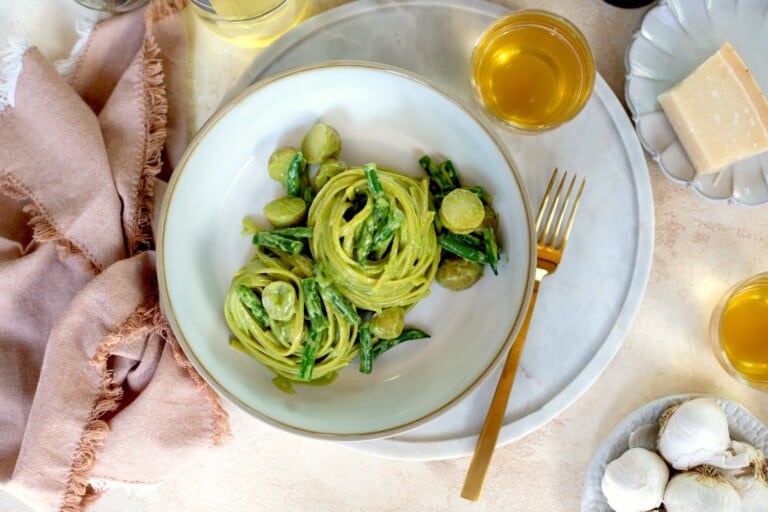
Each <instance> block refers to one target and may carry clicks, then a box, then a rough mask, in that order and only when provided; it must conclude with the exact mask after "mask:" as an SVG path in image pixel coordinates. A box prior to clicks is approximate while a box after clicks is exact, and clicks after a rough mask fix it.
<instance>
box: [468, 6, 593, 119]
mask: <svg viewBox="0 0 768 512" xmlns="http://www.w3.org/2000/svg"><path fill="white" fill-rule="evenodd" d="M595 75H596V71H595V61H594V57H593V56H592V50H591V48H590V46H589V43H588V41H587V38H586V37H585V36H584V34H583V33H582V32H581V30H579V28H578V27H577V26H576V25H574V24H573V23H571V22H570V21H569V20H567V19H565V18H564V17H562V16H559V15H557V14H554V13H551V12H547V11H542V10H537V9H520V10H517V11H513V12H511V13H510V14H508V15H506V16H503V17H502V18H499V19H498V20H496V21H495V22H494V23H493V24H492V25H491V26H489V27H488V28H487V29H486V30H485V31H484V32H483V34H482V35H481V36H480V38H479V39H478V40H477V42H476V43H475V48H474V51H473V52H472V85H473V88H474V90H475V95H476V97H477V98H478V100H479V101H480V103H481V104H482V105H483V106H484V107H485V109H486V110H487V112H488V113H490V114H491V117H492V118H494V119H496V120H499V121H501V123H503V124H504V125H506V126H508V127H511V128H514V129H516V130H518V131H521V132H540V131H543V130H548V129H550V128H554V127H556V126H559V125H561V124H563V123H565V122H566V121H568V120H570V119H572V118H573V117H575V116H576V115H577V114H578V113H579V112H580V111H581V110H582V108H584V105H586V103H587V101H588V100H589V97H590V96H591V95H592V89H593V87H594V83H595Z"/></svg>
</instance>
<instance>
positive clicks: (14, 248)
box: [0, 0, 229, 511]
mask: <svg viewBox="0 0 768 512" xmlns="http://www.w3.org/2000/svg"><path fill="white" fill-rule="evenodd" d="M184 4H185V1H183V0H163V1H160V0H155V1H154V2H153V3H151V4H150V5H149V6H148V7H147V8H146V9H144V10H141V11H134V12H132V13H128V14H124V15H120V16H117V17H114V18H110V19H108V20H105V21H102V22H100V23H99V24H97V25H96V26H95V28H94V29H93V31H92V32H91V34H90V36H89V37H88V40H87V43H86V45H85V48H84V50H83V52H82V54H81V56H80V57H79V60H78V62H77V65H76V67H75V70H74V73H73V75H72V76H71V79H70V83H67V81H65V80H64V79H63V78H62V77H61V76H60V75H59V74H58V73H57V72H56V70H55V69H54V67H53V66H52V65H51V63H50V62H48V61H47V60H46V58H45V57H44V56H43V55H42V54H41V53H40V52H39V51H38V50H37V49H35V48H29V49H27V50H26V51H24V52H23V53H22V54H20V56H19V58H20V62H21V72H20V74H19V75H18V80H17V82H16V87H15V94H14V96H15V98H14V103H13V105H10V106H6V108H5V109H4V110H2V111H1V112H0V290H2V292H0V482H2V483H3V484H4V487H5V488H6V489H7V490H8V491H10V492H12V493H13V494H15V495H16V496H17V497H19V498H20V499H22V500H23V501H25V502H27V503H29V504H30V505H31V506H33V507H35V508H38V509H41V510H61V511H77V510H82V509H83V508H85V506H86V504H87V503H88V502H89V501H90V500H92V499H93V498H94V497H96V496H98V494H99V492H100V491H101V490H103V489H104V488H105V487H108V484H109V483H111V482H123V483H125V482H130V483H144V482H156V481H159V480H160V479H162V478H163V477H164V476H165V475H167V474H168V473H169V472H171V471H172V470H173V469H174V468H175V467H177V466H178V465H179V464H183V463H185V462H186V461H188V460H189V459H190V458H192V457H194V456H197V455H199V454H200V453H201V452H203V451H204V450H206V449H208V447H210V446H212V445H220V444H221V443H222V442H223V441H224V439H225V437H226V436H227V435H228V433H229V430H228V423H227V416H226V413H225V411H224V410H223V409H222V407H221V404H220V402H219V398H218V395H216V393H215V392H214V391H213V390H212V389H211V388H210V387H209V386H208V385H207V384H205V383H204V381H203V380H202V379H201V378H200V376H199V375H198V374H197V373H196V372H195V371H194V369H193V368H192V367H191V365H190V364H189V362H188V361H187V360H186V359H185V357H184V355H183V354H182V352H181V350H180V348H179V346H178V344H177V343H176V341H175V339H174V337H173V335H172V333H171V331H170V328H169V326H168V323H167V322H166V320H165V318H164V317H163V315H162V312H161V311H160V307H159V305H158V292H157V282H156V274H155V254H154V251H153V232H152V222H151V220H152V213H153V210H154V209H155V208H156V206H157V201H158V200H159V197H155V194H154V193H153V192H154V189H155V184H156V183H157V180H158V179H159V178H167V177H168V176H169V175H170V172H171V170H172V169H173V165H174V164H175V163H176V162H177V161H178V158H179V156H180V154H181V152H182V151H183V149H184V147H185V145H186V143H187V141H188V137H189V134H188V133H187V131H186V126H187V120H186V118H185V116H184V113H185V111H186V109H185V102H186V101H187V96H186V91H185V88H184V84H185V80H186V74H185V63H186V58H187V56H186V53H185V52H186V48H185V38H184V33H183V26H182V23H181V20H180V16H179V11H180V9H181V8H182V7H183V6H184Z"/></svg>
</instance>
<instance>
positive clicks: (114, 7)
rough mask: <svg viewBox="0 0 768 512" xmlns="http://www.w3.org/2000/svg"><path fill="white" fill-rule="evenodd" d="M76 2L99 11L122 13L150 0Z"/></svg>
mask: <svg viewBox="0 0 768 512" xmlns="http://www.w3.org/2000/svg"><path fill="white" fill-rule="evenodd" d="M75 2H77V3H79V4H80V5H82V6H83V7H87V8H89V9H95V10H97V11H107V12H114V13H121V12H127V11H131V10H133V9H136V8H138V7H141V6H143V5H146V4H147V3H149V0H75Z"/></svg>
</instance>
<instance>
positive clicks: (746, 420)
mask: <svg viewBox="0 0 768 512" xmlns="http://www.w3.org/2000/svg"><path fill="white" fill-rule="evenodd" d="M699 396H705V395H692V394H688V395H673V396H668V397H664V398H660V399H658V400H655V401H653V402H650V403H648V404H646V405H644V406H642V407H640V408H639V409H637V410H636V411H633V412H632V413H630V414H629V415H628V416H627V417H626V418H624V419H623V420H622V421H621V422H620V423H619V424H618V425H616V427H615V428H614V429H613V431H611V433H610V434H609V435H608V437H607V438H605V440H604V441H603V442H602V444H601V445H600V447H599V448H598V449H597V451H596V452H595V455H594V456H593V457H592V461H591V462H590V463H589V467H588V468H587V473H586V477H585V480H584V489H583V491H582V494H581V512H612V509H611V507H609V506H608V503H607V502H606V501H605V496H603V491H602V488H601V485H600V483H601V481H602V479H603V474H604V473H605V467H606V466H607V465H608V463H609V462H611V461H612V460H614V459H616V458H617V457H618V456H619V455H621V454H622V453H624V452H625V451H626V450H628V449H629V444H628V443H629V435H630V434H631V433H632V432H634V431H635V430H637V429H638V428H639V427H642V426H644V425H648V424H651V423H655V422H657V421H658V419H659V417H660V416H661V413H662V412H664V411H665V410H666V409H667V408H668V407H670V406H672V405H674V404H678V403H682V402H684V401H686V400H690V399H691V398H696V397H699ZM714 398H715V401H716V402H717V403H718V404H720V407H722V408H723V411H725V414H726V416H727V417H728V430H729V432H730V434H731V438H732V439H734V440H736V441H745V442H747V443H749V444H751V445H752V446H754V447H755V448H757V449H759V450H762V451H763V452H765V453H768V427H766V426H765V424H763V423H762V422H761V421H760V420H758V419H757V418H756V417H755V416H754V415H753V414H752V413H750V412H749V411H747V410H746V409H745V408H744V407H743V406H742V405H740V404H738V403H736V402H732V401H730V400H726V399H724V398H719V397H714Z"/></svg>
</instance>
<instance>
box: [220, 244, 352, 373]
mask: <svg viewBox="0 0 768 512" xmlns="http://www.w3.org/2000/svg"><path fill="white" fill-rule="evenodd" d="M310 276H312V260H310V259H309V258H307V257H306V256H304V255H301V254H298V255H292V254H289V253H286V252H282V251H280V250H275V249H269V248H264V247H256V249H255V254H254V256H253V258H252V259H251V261H250V262H248V263H247V264H246V265H245V266H244V267H243V268H241V269H240V270H238V271H237V272H236V273H235V275H234V277H233V279H232V284H231V286H230V288H229V291H228V292H227V295H226V298H225V303H224V316H225V318H226V321H227V324H228V325H229V328H230V329H231V330H232V333H233V334H234V338H233V339H232V341H231V342H230V344H231V345H232V346H233V347H235V348H237V349H239V350H241V351H243V352H245V353H246V354H248V355H250V356H252V357H254V358H255V359H257V360H258V361H260V362H261V363H262V364H264V365H265V366H267V367H268V368H270V369H271V370H272V371H274V372H275V373H276V374H277V375H278V376H281V377H284V378H286V379H289V380H290V381H302V380H313V381H315V380H318V379H322V378H325V377H328V376H332V374H333V373H334V372H336V371H337V370H339V369H340V368H343V367H344V366H347V365H348V364H349V363H350V361H351V360H352V359H354V358H355V356H357V352H358V349H357V344H356V338H357V325H355V324H351V323H350V322H348V321H347V320H346V319H345V318H344V316H343V315H342V314H341V313H339V312H338V311H337V310H336V309H335V308H334V307H332V305H331V304H329V303H328V302H326V301H325V300H324V299H321V302H322V308H323V309H324V311H325V315H326V316H327V319H328V325H327V327H325V328H323V329H322V330H321V331H319V332H318V334H317V336H319V338H318V339H317V340H316V341H317V344H316V346H315V347H313V348H315V349H316V351H315V354H314V367H313V368H312V371H311V378H310V379H302V378H301V363H302V357H303V355H304V350H305V349H306V346H307V340H308V336H309V334H308V333H309V332H310V328H311V318H310V314H309V313H308V312H307V311H306V308H305V297H304V291H303V289H302V286H301V281H302V279H304V278H307V277H310ZM276 281H282V282H284V283H288V284H289V285H291V286H292V287H293V288H294V290H295V292H296V301H295V303H294V308H295V310H294V313H293V315H292V316H291V317H290V320H288V321H286V322H279V321H276V320H274V319H270V320H269V325H268V326H266V327H265V326H263V325H261V324H260V323H259V321H258V320H257V319H256V317H255V316H254V315H253V313H252V312H251V309H249V307H248V305H247V304H245V303H244V302H243V301H242V300H241V299H240V297H239V296H238V293H237V289H238V287H240V286H241V285H245V286H247V287H248V288H250V289H251V290H253V292H254V293H255V294H256V295H257V296H259V297H260V296H261V294H262V292H263V290H264V288H266V287H267V286H269V285H270V284H271V283H274V282H276Z"/></svg>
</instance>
